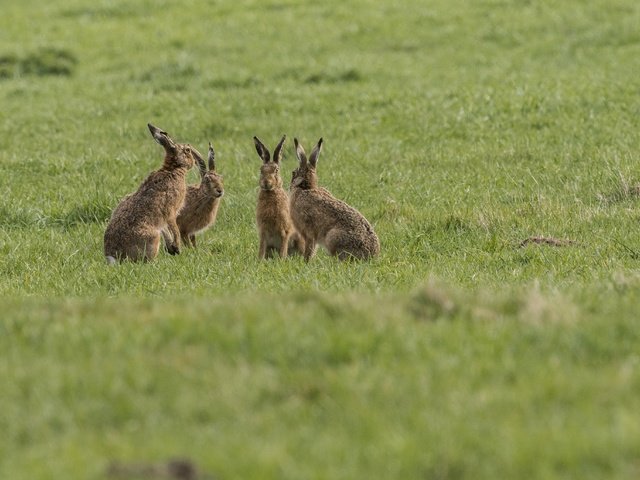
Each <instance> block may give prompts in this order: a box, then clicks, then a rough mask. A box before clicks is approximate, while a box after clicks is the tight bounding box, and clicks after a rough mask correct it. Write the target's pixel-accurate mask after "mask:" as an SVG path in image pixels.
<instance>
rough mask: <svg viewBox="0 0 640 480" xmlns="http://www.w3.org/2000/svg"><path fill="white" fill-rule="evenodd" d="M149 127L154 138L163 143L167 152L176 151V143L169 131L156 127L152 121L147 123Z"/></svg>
mask: <svg viewBox="0 0 640 480" xmlns="http://www.w3.org/2000/svg"><path fill="white" fill-rule="evenodd" d="M147 127H149V131H150V132H151V135H152V136H153V138H154V140H155V141H156V142H158V143H159V144H160V145H162V146H163V147H164V149H165V150H166V151H167V152H175V150H176V145H175V143H173V140H171V137H169V134H168V133H167V132H165V131H164V130H160V129H159V128H158V127H154V126H153V125H151V124H150V123H147Z"/></svg>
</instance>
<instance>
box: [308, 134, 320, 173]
mask: <svg viewBox="0 0 640 480" xmlns="http://www.w3.org/2000/svg"><path fill="white" fill-rule="evenodd" d="M321 151H322V138H320V140H318V144H317V145H316V146H315V147H313V150H311V155H309V163H310V164H311V166H312V167H314V168H315V166H316V163H318V157H319V156H320V152H321Z"/></svg>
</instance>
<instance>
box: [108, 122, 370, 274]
mask: <svg viewBox="0 0 640 480" xmlns="http://www.w3.org/2000/svg"><path fill="white" fill-rule="evenodd" d="M148 127H149V131H150V132H151V135H152V136H153V138H154V139H155V140H156V142H158V143H159V144H160V145H161V146H162V147H163V148H164V150H165V158H164V163H163V165H162V167H161V168H160V169H159V170H157V171H154V172H152V173H151V174H150V175H149V176H148V177H147V178H146V179H145V180H144V181H143V182H142V184H141V185H140V187H139V188H138V190H137V191H136V192H134V193H131V194H129V195H127V196H125V197H124V198H123V199H122V201H121V202H120V203H119V204H118V206H117V207H116V208H115V210H114V211H113V214H112V215H111V219H110V220H109V224H108V225H107V230H106V231H105V234H104V254H105V256H106V259H107V262H108V263H109V264H115V263H117V262H118V261H123V260H130V261H134V262H135V261H140V260H142V261H149V260H153V259H154V258H155V257H156V256H157V255H158V251H159V250H160V238H161V237H162V238H163V239H164V244H165V248H166V250H167V252H168V253H170V254H171V255H176V254H178V253H180V247H181V244H186V245H187V246H192V247H195V246H196V233H198V232H201V231H203V230H205V229H206V228H208V227H209V226H211V225H212V224H213V223H214V222H215V220H216V216H217V213H218V207H219V206H220V200H221V198H222V196H223V194H224V185H223V181H222V176H221V175H219V174H218V173H217V171H216V164H215V152H214V150H213V147H212V146H211V143H209V154H208V165H207V164H205V162H204V159H203V158H202V156H201V155H200V153H199V152H198V151H197V150H196V149H195V148H193V147H192V146H191V145H189V144H184V143H176V142H174V141H173V140H172V139H171V137H169V135H168V134H167V132H165V131H163V130H161V129H159V128H157V127H154V126H153V125H151V124H148ZM285 139H286V136H283V137H282V139H281V140H280V142H279V143H278V145H277V146H276V148H275V150H274V151H273V157H272V156H271V155H270V154H269V150H268V149H267V148H266V147H265V146H264V145H263V144H262V142H261V141H260V140H259V139H258V138H257V137H253V141H254V143H255V146H256V150H257V152H258V155H259V156H260V158H261V159H262V166H261V168H260V193H259V194H258V204H257V209H256V211H257V213H256V221H257V226H258V234H259V239H260V247H259V257H260V258H261V259H262V258H268V257H272V256H275V255H278V256H280V257H281V258H284V257H286V256H288V255H290V254H294V253H295V254H301V255H303V256H304V259H305V260H309V259H310V258H311V257H312V256H313V255H314V253H315V251H316V246H317V245H318V244H319V245H322V246H323V247H325V248H326V249H327V251H328V252H329V254H331V255H334V256H337V257H338V258H339V259H341V260H346V259H368V258H370V257H372V256H375V255H377V254H378V252H379V251H380V242H379V240H378V237H377V235H376V234H375V232H374V231H373V228H372V227H371V224H370V223H369V222H368V221H367V219H366V218H364V216H363V215H362V214H361V213H360V212H358V211H357V210H356V209H355V208H353V207H351V206H349V205H347V204H346V203H344V202H342V201H340V200H338V199H337V198H335V197H334V196H333V195H331V193H329V191H328V190H326V189H325V188H322V187H319V186H318V177H317V174H316V165H317V162H318V157H319V155H320V151H321V150H322V139H320V140H319V141H318V143H317V145H316V146H315V147H314V148H313V150H312V151H311V154H310V155H309V157H308V158H307V155H306V153H305V151H304V149H303V148H302V145H300V143H299V142H298V140H297V139H294V143H295V151H296V157H297V159H298V162H299V163H298V168H296V169H295V170H294V171H293V174H292V178H291V186H290V192H289V193H287V191H286V190H285V189H284V188H283V184H282V177H281V176H280V160H281V159H282V149H283V147H284V142H285ZM195 164H197V165H198V167H199V170H200V176H201V182H200V183H199V184H196V185H187V184H186V175H187V172H188V171H189V169H190V168H192V167H193V166H194V165H195Z"/></svg>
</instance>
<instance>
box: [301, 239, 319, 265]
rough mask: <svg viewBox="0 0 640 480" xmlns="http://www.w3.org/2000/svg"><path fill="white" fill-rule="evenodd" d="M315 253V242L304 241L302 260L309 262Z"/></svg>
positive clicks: (311, 240) (310, 240)
mask: <svg viewBox="0 0 640 480" xmlns="http://www.w3.org/2000/svg"><path fill="white" fill-rule="evenodd" d="M315 252H316V242H315V240H313V239H311V238H305V239H304V260H305V261H306V262H308V261H309V259H310V258H311V257H313V254H314V253H315Z"/></svg>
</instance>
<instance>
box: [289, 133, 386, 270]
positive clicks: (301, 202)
mask: <svg viewBox="0 0 640 480" xmlns="http://www.w3.org/2000/svg"><path fill="white" fill-rule="evenodd" d="M294 143H295V147H296V156H297V158H298V162H299V164H298V168H297V169H296V170H294V171H293V174H292V178H291V218H292V220H293V224H294V226H295V228H296V229H297V230H298V231H299V232H300V235H302V238H303V239H304V241H305V243H306V245H305V251H304V258H305V260H309V258H311V257H312V256H313V254H314V253H315V249H316V244H320V245H322V246H324V247H325V248H326V249H327V250H328V251H329V254H331V255H335V256H337V257H338V258H339V259H340V260H346V259H350V258H354V259H368V258H371V257H373V256H375V255H377V254H378V253H379V252H380V241H379V240H378V236H377V235H376V234H375V232H374V231H373V228H372V227H371V224H370V223H369V222H368V221H367V219H366V218H364V216H363V215H362V214H361V213H360V212H359V211H357V210H356V209H355V208H353V207H351V206H349V205H347V204H346V203H344V202H342V201H341V200H338V199H337V198H335V197H334V196H333V195H331V193H329V191H328V190H326V189H325V188H322V187H318V177H317V174H316V164H317V162H318V156H319V155H320V151H321V150H322V138H321V139H320V140H319V141H318V144H317V145H316V146H315V147H314V148H313V151H312V152H311V154H310V155H309V159H308V160H307V155H306V153H305V151H304V148H302V145H300V143H299V142H298V139H297V138H295V139H294Z"/></svg>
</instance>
